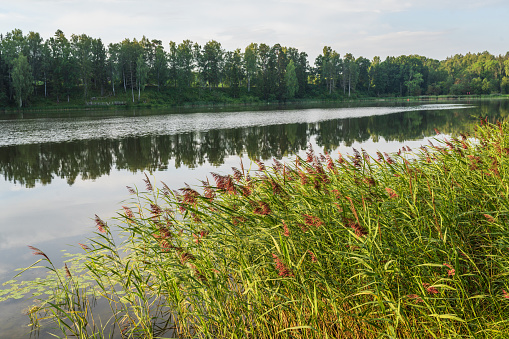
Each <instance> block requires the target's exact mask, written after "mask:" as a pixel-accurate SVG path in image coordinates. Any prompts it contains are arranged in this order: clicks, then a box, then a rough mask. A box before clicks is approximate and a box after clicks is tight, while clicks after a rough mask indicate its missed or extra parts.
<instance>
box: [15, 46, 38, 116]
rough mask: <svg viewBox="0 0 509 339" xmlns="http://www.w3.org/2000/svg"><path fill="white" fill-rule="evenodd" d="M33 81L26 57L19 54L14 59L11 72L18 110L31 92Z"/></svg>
mask: <svg viewBox="0 0 509 339" xmlns="http://www.w3.org/2000/svg"><path fill="white" fill-rule="evenodd" d="M33 81H34V79H33V77H32V69H31V67H30V65H29V64H28V60H27V57H26V56H24V55H23V54H20V55H19V56H18V57H17V58H16V59H14V67H13V70H12V85H13V87H14V93H15V97H16V99H17V100H18V101H19V107H20V108H21V107H22V106H23V101H26V100H27V99H28V97H29V95H30V93H32V91H33V88H32V82H33Z"/></svg>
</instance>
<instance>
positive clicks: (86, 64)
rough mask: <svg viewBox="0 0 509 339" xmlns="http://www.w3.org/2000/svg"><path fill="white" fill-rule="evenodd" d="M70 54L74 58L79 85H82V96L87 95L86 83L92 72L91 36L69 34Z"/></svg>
mask: <svg viewBox="0 0 509 339" xmlns="http://www.w3.org/2000/svg"><path fill="white" fill-rule="evenodd" d="M71 47H72V54H73V56H74V58H76V61H77V66H78V69H79V74H80V78H81V85H82V86H83V96H84V97H85V98H87V96H88V84H89V81H90V75H91V73H92V38H91V37H89V36H88V35H85V34H82V35H74V34H73V35H72V36H71Z"/></svg>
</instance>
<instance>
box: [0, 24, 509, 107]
mask: <svg viewBox="0 0 509 339" xmlns="http://www.w3.org/2000/svg"><path fill="white" fill-rule="evenodd" d="M147 86H148V87H149V88H150V90H151V92H155V93H158V95H159V96H158V97H159V98H161V97H164V96H165V95H173V97H175V98H179V99H178V100H177V102H176V103H182V101H184V102H185V101H197V100H201V99H202V98H205V99H211V98H212V99H214V98H216V99H218V100H225V99H228V100H231V99H237V98H239V99H240V100H251V101H257V100H258V101H275V100H278V101H285V100H288V99H293V98H300V99H305V98H319V99H327V98H333V99H337V98H342V97H351V96H354V97H359V96H416V95H442V94H453V95H465V94H492V93H503V94H505V93H509V52H508V53H506V55H499V56H495V55H492V54H490V53H489V52H483V53H477V54H474V53H468V54H466V55H461V54H457V55H454V56H451V57H449V58H447V59H445V60H441V61H440V60H435V59H430V58H427V57H424V56H419V55H401V56H398V57H393V56H390V57H387V58H386V59H385V60H382V59H381V58H380V57H374V58H373V60H369V59H366V58H364V57H358V58H356V57H354V56H353V55H352V54H351V53H345V54H344V55H343V56H341V55H340V54H339V53H338V52H337V51H335V50H333V49H332V47H329V46H325V47H324V48H323V51H322V53H321V54H320V55H318V57H317V58H316V59H315V60H314V62H313V64H312V65H311V64H310V62H309V60H308V55H307V53H306V52H303V51H299V50H298V49H297V48H294V47H285V46H282V45H280V44H275V45H273V46H269V45H267V44H264V43H259V44H258V43H251V44H249V45H248V46H246V47H245V48H244V49H241V48H237V49H235V50H233V51H227V50H225V49H224V48H223V47H222V46H221V43H220V42H218V41H215V40H211V41H209V42H207V43H206V44H205V45H203V46H200V45H199V44H198V43H196V42H193V41H190V40H184V41H182V42H181V43H176V42H173V41H171V42H170V43H169V44H168V46H164V45H163V43H162V41H161V40H156V39H153V40H150V39H148V38H146V37H143V38H142V39H141V40H136V39H132V40H131V39H124V40H123V41H121V42H118V43H110V44H108V45H105V44H104V43H103V42H102V40H101V39H100V38H92V37H90V36H88V35H86V34H82V35H75V34H73V35H71V36H70V37H67V36H66V35H65V34H64V32H62V31H61V30H57V31H56V32H55V34H54V36H52V37H50V38H49V39H46V40H44V39H43V38H42V37H41V36H40V34H39V33H36V32H29V33H28V34H26V35H24V34H23V32H22V31H21V30H19V29H14V30H13V31H11V32H8V33H6V34H5V35H3V34H1V35H0V107H6V106H19V107H22V106H29V105H30V104H31V103H33V102H43V103H44V102H49V101H51V102H61V101H67V102H69V101H70V100H71V99H74V100H82V99H84V100H85V101H87V100H89V99H90V98H91V97H117V96H119V97H122V98H123V100H125V99H126V98H128V100H129V102H133V103H135V102H140V101H142V100H143V95H142V94H143V93H144V91H145V88H146V87H147ZM207 92H208V93H207ZM189 93H199V96H198V97H196V96H194V97H193V96H192V95H190V94H189ZM218 93H219V94H218ZM156 96H157V95H156ZM44 100H46V101H44Z"/></svg>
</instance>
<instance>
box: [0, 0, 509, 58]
mask: <svg viewBox="0 0 509 339" xmlns="http://www.w3.org/2000/svg"><path fill="white" fill-rule="evenodd" d="M2 2H5V3H7V2H6V1H4V0H0V32H2V33H5V32H8V31H11V30H12V29H14V28H20V29H22V30H23V31H24V32H25V33H27V32H28V31H30V30H32V31H37V32H39V33H41V35H42V36H43V37H44V38H49V37H51V36H53V34H54V32H55V31H56V30H57V29H61V30H63V31H64V33H65V34H66V35H67V36H70V35H71V34H73V33H74V34H82V33H85V34H88V35H90V36H92V37H100V38H102V40H103V41H104V42H105V43H106V44H107V43H110V42H118V41H121V40H123V39H124V38H137V39H141V37H142V36H143V35H145V36H147V37H148V38H149V39H160V40H163V43H164V44H165V46H167V43H168V42H169V41H170V40H173V41H176V42H180V41H182V40H185V39H190V40H192V41H195V42H198V43H199V44H201V45H203V44H205V43H206V42H207V41H209V40H211V39H215V40H217V41H219V42H221V44H222V45H223V47H224V48H226V49H229V50H232V49H235V48H242V49H243V48H244V47H245V46H247V45H248V44H249V43H251V42H258V43H261V42H263V43H267V44H271V45H272V44H274V43H281V44H282V45H284V46H292V47H296V48H298V49H299V50H301V51H305V52H307V53H308V54H309V55H310V61H311V63H312V62H313V60H314V58H315V57H316V55H318V54H319V53H320V52H321V50H322V48H323V46H324V45H328V46H331V47H332V48H334V49H336V50H338V52H340V53H344V52H346V51H348V52H352V53H355V54H356V55H359V56H360V55H364V56H367V57H371V56H374V55H381V56H383V55H397V54H400V53H419V54H423V55H427V56H428V55H430V54H433V55H431V56H432V57H435V58H444V57H445V56H447V55H450V54H454V53H455V52H461V53H464V52H467V51H468V50H471V51H478V50H485V49H487V48H489V47H491V48H493V46H495V47H496V48H501V47H500V46H501V39H503V38H504V37H503V35H502V33H500V34H498V33H497V32H504V31H507V30H508V29H509V26H508V25H509V24H508V23H507V21H506V20H502V19H501V17H500V15H501V14H500V13H507V12H508V9H509V3H507V1H506V0H486V1H477V0H475V1H474V0H464V1H461V2H460V1H459V0H429V1H426V2H424V1H415V0H406V1H405V0H381V1H376V0H358V1H351V0H335V1H330V0H260V1H257V2H254V1H244V0H242V1H241V0H217V1H210V0H190V1H186V2H184V1H176V0H165V1H162V0H145V1H144V2H142V3H140V2H139V1H134V0H130V1H126V0H122V1H121V0H106V1H104V0H84V1H69V0H48V1H36V0H18V1H16V2H9V3H8V5H4V4H2ZM496 15H498V17H497V19H496V20H494V19H493V16H496ZM474 18H475V20H474ZM495 22H496V23H495ZM495 25H496V26H497V28H496V29H495V28H494V26H495ZM452 30H454V31H455V32H454V33H451V31H452ZM473 31H475V34H476V36H475V37H471V36H472V34H473V33H472V32H473ZM493 32H495V33H497V34H498V35H497V34H493ZM466 36H470V37H471V38H469V39H467V38H464V37H466ZM497 46H499V47H497ZM454 48H456V49H460V48H461V50H457V51H455V50H454ZM440 51H442V52H440Z"/></svg>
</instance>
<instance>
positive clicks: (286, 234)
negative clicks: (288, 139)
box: [32, 121, 509, 338]
mask: <svg viewBox="0 0 509 339" xmlns="http://www.w3.org/2000/svg"><path fill="white" fill-rule="evenodd" d="M508 132H509V125H508V124H507V123H501V124H500V123H499V124H488V123H487V122H486V121H482V122H481V124H480V125H479V126H478V127H477V128H476V132H475V135H474V136H466V135H462V136H461V137H458V138H452V139H450V140H446V141H445V142H443V143H438V144H437V145H429V146H427V147H422V148H421V150H419V151H418V152H417V151H412V150H410V149H409V148H408V147H404V148H403V149H402V150H400V152H399V154H394V155H387V154H385V155H384V154H380V153H379V154H378V156H377V157H376V158H372V157H370V156H369V155H367V154H366V152H364V151H361V152H358V151H356V150H355V151H354V155H353V156H351V157H349V158H348V159H345V158H343V157H342V156H341V154H340V155H339V157H336V156H334V157H331V156H330V155H328V154H326V155H316V154H315V153H314V152H313V150H312V149H309V150H308V152H307V158H306V159H301V158H297V159H296V161H295V163H292V164H288V163H287V164H282V163H280V162H278V161H277V160H274V164H273V165H272V166H271V167H267V168H266V166H265V165H264V164H263V163H261V162H260V161H257V162H256V163H257V166H258V169H256V170H251V171H247V170H245V169H244V167H243V166H242V163H241V164H240V165H241V166H240V167H241V168H240V169H237V168H234V169H233V173H232V175H220V174H212V177H211V178H210V179H211V180H210V181H209V180H207V181H206V182H203V187H202V188H201V189H200V192H201V193H200V192H198V191H197V190H195V189H193V188H192V187H189V186H186V187H184V188H182V189H180V190H179V191H172V190H170V189H169V188H168V187H167V186H166V185H165V184H164V183H160V184H156V183H153V182H151V181H150V179H149V178H148V177H146V179H145V183H144V186H145V187H143V188H140V189H136V188H128V189H129V191H130V192H131V194H132V200H131V201H130V203H129V204H127V205H126V206H125V207H124V210H123V211H122V212H121V213H119V216H118V218H117V222H116V226H115V227H118V228H119V229H121V231H122V233H123V234H124V236H125V238H124V241H123V242H122V244H120V245H117V244H116V243H115V241H114V238H113V236H112V231H111V228H110V226H108V225H107V224H106V223H105V222H104V221H102V220H101V219H100V218H99V217H97V218H96V224H97V229H98V231H97V235H98V236H97V237H96V238H93V239H91V240H90V243H89V244H88V246H87V245H83V248H84V251H85V252H86V255H85V259H83V260H84V261H83V262H84V264H85V267H86V270H85V271H84V272H83V273H81V278H78V277H77V275H78V274H77V273H76V274H75V273H73V270H72V267H71V269H70V271H67V276H64V275H65V274H64V273H65V271H58V270H55V271H56V272H57V273H58V272H60V273H59V274H60V280H57V283H56V285H55V287H54V288H55V290H54V294H53V295H52V296H51V297H50V298H49V299H46V300H45V302H44V303H42V304H41V305H39V306H38V308H37V309H35V310H34V312H32V318H33V319H34V320H35V321H36V322H37V321H38V319H39V320H40V319H43V318H44V317H49V318H50V319H51V320H52V321H55V323H56V324H58V326H59V328H60V329H61V333H63V334H64V335H65V336H70V335H73V336H76V337H80V338H85V337H105V336H107V335H108V333H107V332H106V329H107V328H109V327H108V324H111V323H113V324H115V326H116V327H117V328H118V329H120V331H121V336H122V337H126V338H128V337H129V338H131V337H143V338H151V337H159V336H164V337H168V336H173V337H179V338H191V337H193V338H194V337H200V338H201V337H210V338H383V337H386V338H444V337H465V338H467V337H468V338H470V337H472V338H483V337H489V338H497V337H498V338H503V337H507V336H508V335H507V333H509V293H508V292H507V291H509V279H508V273H509V256H508V254H507V253H508V249H509V226H508V211H509V206H508V205H509V199H508V198H509V197H508V195H509V186H508V182H509V181H508V179H509V177H508V176H509V166H508V165H509V134H508ZM39 252H40V253H39ZM36 254H40V255H43V260H47V261H49V258H47V257H46V256H45V255H44V253H43V252H41V251H39V250H37V251H36ZM85 275H86V276H88V279H89V280H90V279H91V280H93V281H94V282H95V285H94V286H92V287H88V288H87V289H88V290H91V289H95V292H94V293H95V295H96V296H102V297H104V298H106V299H105V300H107V301H108V303H109V305H110V309H111V314H110V315H109V317H106V318H104V317H103V318H101V319H103V321H105V320H106V323H104V324H103V323H99V322H98V321H93V318H94V314H93V312H94V311H93V308H92V307H90V302H89V301H88V300H91V297H89V296H88V297H87V295H88V294H87V291H83V289H82V288H81V287H80V283H79V279H83V276H85Z"/></svg>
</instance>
